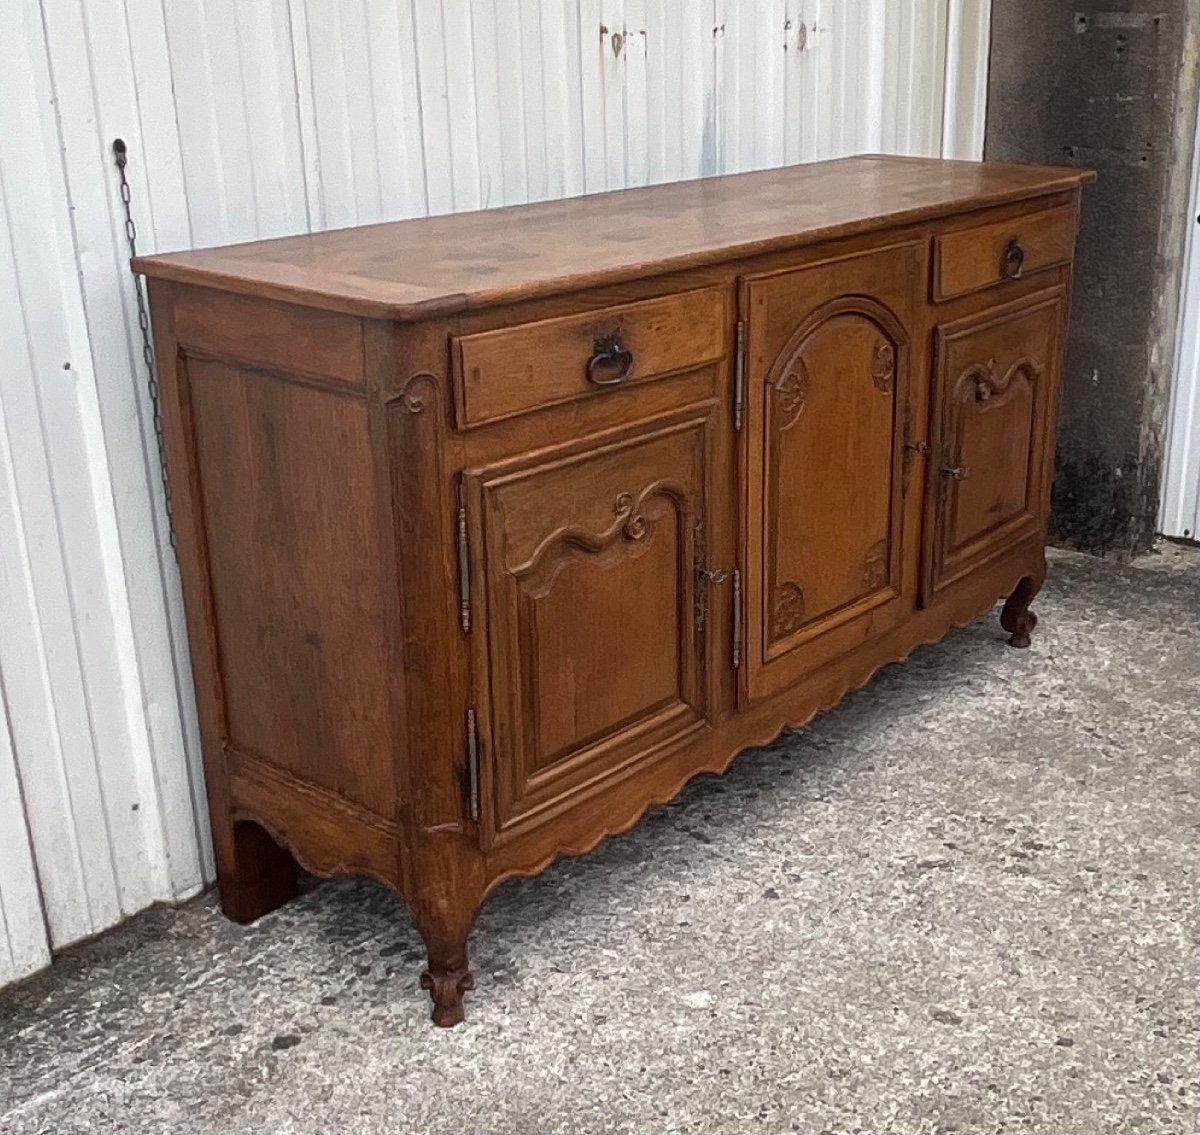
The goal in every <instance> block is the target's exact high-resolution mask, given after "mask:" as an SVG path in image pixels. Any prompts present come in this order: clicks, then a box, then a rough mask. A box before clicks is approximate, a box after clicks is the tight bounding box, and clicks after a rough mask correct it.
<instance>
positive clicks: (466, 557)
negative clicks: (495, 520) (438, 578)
mask: <svg viewBox="0 0 1200 1135" xmlns="http://www.w3.org/2000/svg"><path fill="white" fill-rule="evenodd" d="M458 618H459V622H461V623H462V629H463V631H464V632H466V631H469V630H470V629H471V557H470V554H469V549H468V548H467V504H466V500H465V498H464V496H463V486H462V482H461V481H460V482H459V484H458Z"/></svg>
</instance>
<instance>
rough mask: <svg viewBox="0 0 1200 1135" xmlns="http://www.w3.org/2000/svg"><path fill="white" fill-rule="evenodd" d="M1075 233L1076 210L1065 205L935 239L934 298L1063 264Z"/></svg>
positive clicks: (950, 295) (990, 285)
mask: <svg viewBox="0 0 1200 1135" xmlns="http://www.w3.org/2000/svg"><path fill="white" fill-rule="evenodd" d="M1075 230H1076V224H1075V209H1074V207H1073V206H1071V205H1063V206H1061V207H1059V208H1055V209H1046V210H1043V211H1042V212H1040V213H1029V214H1026V215H1025V216H1022V217H1012V218H1010V219H1009V220H1006V221H996V222H994V223H992V224H990V225H980V226H979V227H978V228H973V229H964V230H962V231H961V232H954V233H946V234H945V235H943V236H939V237H935V238H934V255H933V265H934V267H933V298H934V299H935V300H936V301H939V302H940V301H942V300H949V299H954V298H955V296H965V295H967V294H969V293H970V292H978V291H982V290H983V289H984V288H991V287H994V286H995V285H997V284H1002V283H1004V282H1005V281H1006V280H1011V279H1019V278H1020V277H1021V276H1024V275H1028V274H1029V273H1030V272H1039V271H1041V270H1042V269H1043V268H1053V267H1055V266H1056V265H1059V264H1066V263H1067V262H1068V261H1069V260H1070V259H1071V254H1072V252H1073V251H1074V249H1075Z"/></svg>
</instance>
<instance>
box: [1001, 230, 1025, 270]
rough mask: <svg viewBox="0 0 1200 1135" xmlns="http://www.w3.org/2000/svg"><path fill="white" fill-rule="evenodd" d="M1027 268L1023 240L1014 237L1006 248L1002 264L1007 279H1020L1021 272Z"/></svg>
mask: <svg viewBox="0 0 1200 1135" xmlns="http://www.w3.org/2000/svg"><path fill="white" fill-rule="evenodd" d="M1024 268H1025V249H1023V248H1022V247H1021V241H1020V238H1018V237H1015V236H1014V237H1013V238H1012V240H1010V241H1009V242H1008V247H1007V248H1005V250H1004V260H1003V262H1002V265H1001V271H1003V273H1004V278H1005V279H1006V280H1019V279H1020V278H1021V272H1022V271H1023V270H1024Z"/></svg>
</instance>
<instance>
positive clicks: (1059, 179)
mask: <svg viewBox="0 0 1200 1135" xmlns="http://www.w3.org/2000/svg"><path fill="white" fill-rule="evenodd" d="M1090 177H1091V175H1089V174H1088V173H1086V172H1085V171H1082V170H1078V169H1066V168H1050V167H1044V166H1021V165H1003V164H998V163H980V162H961V161H946V160H942V159H937V158H902V157H885V156H880V155H869V156H862V157H854V158H841V159H837V160H834V161H827V162H818V163H814V164H811V165H803V166H790V167H785V168H782V169H772V170H762V171H758V172H755V173H745V174H735V175H729V176H724V177H711V178H703V179H700V180H696V181H685V182H674V183H670V184H665V185H655V186H648V187H645V188H638V189H625V190H618V191H614V192H610V193H600V194H594V195H590V196H585V197H573V198H567V199H565V200H556V201H544V202H539V203H536V204H531V205H514V206H509V207H507V208H503V209H488V210H484V211H481V212H474V213H456V214H449V215H444V216H436V217H422V218H418V219H414V220H408V221H393V222H390V223H386V224H377V225H367V226H362V227H359V228H349V229H337V230H333V231H329V232H321V233H313V234H305V235H301V236H291V237H282V238H279V239H276V240H264V241H254V242H252V243H249V244H239V245H231V246H227V247H224V248H212V249H203V250H199V251H194V252H177V253H170V254H166V255H161V256H143V257H139V258H138V259H137V260H135V261H134V267H135V268H136V269H137V270H138V271H140V272H144V273H145V274H146V275H148V276H151V277H158V278H162V279H167V280H174V281H176V282H182V283H188V284H199V285H203V286H208V287H214V288H219V289H221V290H224V291H231V292H237V293H242V294H247V295H257V296H266V297H270V298H274V299H281V300H287V301H290V302H293V303H300V304H305V305H309V306H314V307H323V308H327V309H331V310H337V311H344V312H350V313H353V314H361V315H368V316H386V317H390V318H393V319H401V320H419V319H425V318H430V317H433V316H438V315H446V314H452V313H454V312H458V311H464V310H467V309H471V308H477V307H486V306H490V305H493V304H497V303H505V302H510V301H514V300H521V299H528V298H533V297H538V296H547V295H554V294H561V293H563V292H569V291H574V290H577V289H579V288H581V287H592V286H596V285H599V284H606V283H621V282H624V281H628V280H633V279H638V278H640V277H644V276H648V275H661V274H663V273H665V272H671V271H676V270H680V269H686V268H692V267H699V266H703V265H709V264H715V263H718V262H720V261H723V260H730V259H734V258H737V257H743V256H752V255H757V254H760V253H765V252H774V251H779V250H783V249H788V248H795V247H799V246H801V245H804V244H811V243H814V242H816V241H818V240H828V239H831V238H837V237H844V236H852V235H855V234H858V233H864V232H871V231H876V230H879V229H883V228H887V227H890V226H894V225H897V224H904V223H909V222H919V221H921V220H922V219H925V218H928V217H935V216H946V215H951V214H954V213H962V212H967V211H970V210H973V209H978V208H982V207H985V206H989V205H999V204H1005V203H1008V202H1013V201H1025V200H1029V199H1031V198H1036V197H1040V196H1045V195H1050V194H1054V193H1059V192H1062V191H1064V190H1070V189H1073V188H1076V187H1077V186H1078V185H1079V184H1080V183H1082V182H1084V181H1087V180H1090Z"/></svg>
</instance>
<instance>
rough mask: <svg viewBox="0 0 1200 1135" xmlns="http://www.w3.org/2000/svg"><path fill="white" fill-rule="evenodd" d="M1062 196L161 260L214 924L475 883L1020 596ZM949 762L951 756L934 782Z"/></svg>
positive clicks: (817, 194) (435, 895)
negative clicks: (219, 911)
mask: <svg viewBox="0 0 1200 1135" xmlns="http://www.w3.org/2000/svg"><path fill="white" fill-rule="evenodd" d="M1086 180H1088V176H1087V175H1085V174H1081V173H1080V172H1079V171H1077V170H1069V169H1042V168H1033V167H1023V166H1003V165H987V164H977V163H969V162H943V161H936V160H919V159H907V158H884V157H861V158H850V159H845V160H841V161H834V162H826V163H821V164H818V165H811V166H803V167H797V168H790V169H782V170H772V171H767V172H761V173H750V174H742V175H739V176H734V177H724V178H712V179H707V180H703V181H694V182H688V183H682V184H673V185H663V186H657V187H654V188H648V189H635V190H628V191H624V192H620V193H609V194H603V195H599V196H593V197H586V198H580V199H575V200H569V201H556V202H547V203H544V204H539V205H529V206H521V207H516V208H509V209H503V210H493V211H488V212H482V213H474V214H461V215H457V216H449V217H434V218H426V219H421V220H413V221H403V222H399V223H395V224H385V225H374V226H370V227H366V228H358V229H349V230H344V231H339V232H328V233H322V234H319V235H314V236H299V237H289V238H286V239H282V240H272V241H263V242H258V243H254V244H245V245H239V246H235V247H230V248H221V249H212V250H207V251H200V252H189V253H179V254H174V255H165V256H157V257H145V258H141V259H139V260H137V261H135V267H136V268H137V269H138V270H139V271H141V272H143V273H145V274H146V275H147V276H148V277H150V278H151V279H150V297H151V308H152V312H153V322H154V343H155V351H156V355H157V363H158V368H159V376H160V382H161V392H162V415H163V424H164V432H165V444H166V455H167V463H168V469H169V476H170V486H171V493H172V497H173V507H174V518H175V526H176V532H177V540H178V549H179V563H180V570H181V572H182V576H183V588H184V597H185V600H186V607H187V618H188V630H189V638H190V644H191V657H192V668H193V673H194V675H195V681H196V695H197V706H198V709H199V714H200V726H201V734H202V737H203V744H204V761H205V769H206V775H207V785H208V801H209V807H210V811H211V815H212V827H213V839H214V844H215V848H216V858H217V868H218V875H219V885H220V893H221V900H222V903H223V905H224V908H225V910H226V912H227V913H228V914H229V915H230V916H231V917H232V918H235V919H238V920H250V919H254V918H257V917H258V916H260V915H261V914H263V913H265V912H266V911H269V910H272V909H273V908H275V907H277V906H279V905H280V904H281V903H283V902H285V901H286V900H287V899H288V898H289V897H290V896H291V895H292V894H293V893H294V889H295V885H296V871H297V864H300V865H302V866H303V867H305V868H306V869H308V870H309V871H312V872H315V873H316V874H319V875H334V874H362V875H369V876H372V877H374V878H376V879H378V880H380V881H381V882H383V883H385V884H386V885H387V886H389V887H391V888H393V889H394V890H395V891H397V892H398V893H399V894H400V895H401V896H403V898H404V900H405V902H406V904H407V906H408V908H409V910H410V912H411V914H412V917H413V919H414V921H415V923H416V926H417V928H418V930H419V931H420V933H421V936H422V937H423V939H424V941H425V944H426V946H427V948H428V955H429V962H428V968H427V970H426V971H425V973H424V974H423V975H422V978H421V981H422V984H423V985H424V987H425V988H427V989H428V990H429V991H430V993H431V994H432V998H433V1004H434V1013H433V1018H434V1020H435V1021H436V1022H437V1023H438V1024H442V1025H451V1024H454V1023H456V1022H458V1021H459V1020H461V1019H462V997H463V993H464V991H466V990H468V989H470V988H471V987H472V977H471V974H470V970H469V968H468V964H467V936H468V934H469V932H470V929H471V925H472V923H473V921H474V919H475V916H476V913H477V911H478V909H479V906H480V904H481V903H482V901H483V899H484V897H485V896H486V895H487V893H488V892H489V891H490V890H491V889H492V888H493V887H494V886H496V884H498V883H499V882H500V881H501V880H503V879H505V878H508V877H510V876H512V875H519V874H530V873H533V872H537V871H540V870H542V869H543V868H544V867H545V866H546V865H547V864H548V863H550V861H551V860H552V859H554V857H555V856H557V855H560V854H579V853H582V852H586V851H587V850H589V849H590V848H591V847H593V846H595V844H596V843H597V842H599V841H600V840H601V839H603V838H604V837H605V836H607V835H611V834H614V833H616V832H620V831H623V830H624V829H626V828H628V827H630V826H631V825H632V824H634V823H635V822H636V821H637V820H638V818H639V817H640V816H641V815H642V813H643V812H644V811H645V809H646V808H647V807H648V806H649V805H651V804H654V803H656V802H661V801H664V800H667V799H669V798H670V797H672V796H673V795H674V794H675V793H677V792H678V791H679V790H680V788H681V787H682V786H683V784H684V783H685V782H686V781H687V780H688V779H689V778H690V777H692V776H695V775H696V774H697V773H699V772H702V771H706V770H707V771H721V770H723V769H724V768H725V767H726V766H727V765H728V764H729V762H730V760H731V759H732V758H733V757H734V756H735V755H736V754H737V753H738V752H739V751H740V750H742V749H745V748H746V747H748V746H752V745H760V744H763V743H765V742H768V741H770V740H771V739H772V738H773V737H775V736H776V735H777V734H778V733H779V731H780V730H781V729H782V728H784V727H785V726H797V725H801V724H803V723H804V722H806V721H808V720H809V719H810V718H811V717H812V716H813V715H814V714H816V713H818V712H820V711H821V710H823V709H826V708H828V707H830V706H832V705H833V704H834V703H835V702H836V701H837V700H838V699H839V698H840V697H841V696H842V695H843V694H844V693H845V692H846V691H847V690H851V689H854V688H856V687H858V686H861V685H862V684H863V683H864V682H866V681H867V680H868V679H869V678H870V676H871V674H872V673H873V672H874V671H875V670H876V669H877V668H878V667H880V666H881V665H883V664H885V663H888V662H894V661H896V660H898V659H902V658H904V657H905V656H906V655H907V654H908V653H909V652H910V651H912V650H913V648H914V647H916V646H917V645H919V644H921V643H928V642H932V641H934V640H936V639H938V638H940V637H941V636H943V635H944V634H945V633H946V632H947V631H948V630H949V629H950V628H951V627H955V626H961V625H963V624H965V623H967V622H969V621H970V620H971V619H973V618H975V617H976V616H978V615H979V614H981V613H983V612H985V611H987V610H988V609H989V608H990V607H991V606H992V605H993V604H994V603H995V601H996V600H997V599H998V598H1002V597H1004V596H1008V599H1007V602H1006V603H1005V605H1004V609H1003V613H1002V614H1001V616H1000V619H1001V622H1002V624H1003V626H1004V628H1005V629H1006V630H1007V631H1008V632H1010V633H1011V636H1012V637H1011V642H1012V644H1013V645H1014V646H1028V645H1029V641H1030V632H1031V631H1032V629H1033V627H1034V624H1035V623H1036V619H1035V617H1034V615H1033V613H1032V612H1031V611H1030V610H1029V604H1030V601H1031V600H1032V599H1033V597H1034V595H1035V594H1036V592H1037V590H1038V588H1039V587H1040V585H1041V583H1042V580H1043V577H1044V575H1045V556H1044V537H1045V529H1046V519H1047V510H1048V502H1049V494H1050V483H1051V474H1052V464H1053V452H1054V445H1053V443H1054V426H1055V416H1056V410H1057V402H1058V389H1059V371H1060V365H1061V364H1060V359H1061V355H1062V345H1063V334H1064V326H1065V320H1066V311H1067V296H1068V287H1069V283H1070V275H1071V257H1072V254H1073V250H1074V245H1075V235H1076V229H1077V225H1078V217H1079V196H1080V191H1081V186H1082V184H1083V183H1084V182H1085V181H1086ZM934 772H935V770H933V769H932V768H931V775H933V774H934Z"/></svg>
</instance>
